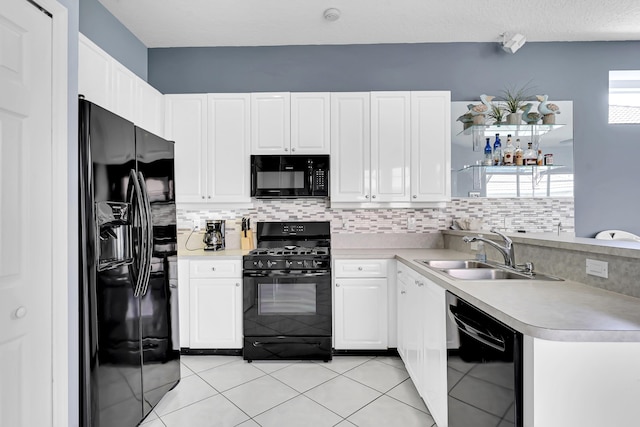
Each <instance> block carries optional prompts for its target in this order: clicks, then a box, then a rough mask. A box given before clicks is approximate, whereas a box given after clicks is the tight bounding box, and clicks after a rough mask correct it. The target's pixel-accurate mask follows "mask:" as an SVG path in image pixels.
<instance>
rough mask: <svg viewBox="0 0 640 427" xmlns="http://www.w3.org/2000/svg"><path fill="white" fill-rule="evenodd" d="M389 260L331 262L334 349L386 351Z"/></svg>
mask: <svg viewBox="0 0 640 427" xmlns="http://www.w3.org/2000/svg"><path fill="white" fill-rule="evenodd" d="M389 262H391V261H390V260H336V261H335V262H334V271H335V280H334V284H335V286H334V301H335V304H334V339H335V343H334V347H335V348H336V350H386V349H387V347H388V341H389V340H388V338H389V334H388V316H387V309H388V296H387V288H388V283H387V270H388V263H389Z"/></svg>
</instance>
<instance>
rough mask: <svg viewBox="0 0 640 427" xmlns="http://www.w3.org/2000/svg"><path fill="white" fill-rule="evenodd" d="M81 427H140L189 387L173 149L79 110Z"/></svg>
mask: <svg viewBox="0 0 640 427" xmlns="http://www.w3.org/2000/svg"><path fill="white" fill-rule="evenodd" d="M78 143H79V149H78V151H79V182H80V188H79V210H80V212H79V221H80V224H79V230H80V233H79V236H80V239H79V240H80V241H79V244H80V251H79V253H80V260H79V261H80V262H79V266H80V271H79V275H80V277H79V279H80V280H79V283H80V292H79V294H80V307H81V312H80V319H81V321H80V329H81V330H80V340H81V342H80V348H81V350H80V351H81V357H80V364H81V368H80V369H81V372H80V379H81V381H80V399H81V402H80V410H81V414H80V420H81V422H80V424H81V425H82V426H84V427H134V426H136V425H138V424H139V423H140V421H142V420H143V419H144V417H146V415H147V414H148V413H149V412H150V411H151V409H152V408H153V407H154V406H155V405H156V404H157V403H158V402H159V401H160V399H161V398H162V396H164V394H165V393H166V392H167V391H169V390H171V389H172V388H173V387H174V386H175V385H176V384H177V383H178V381H179V380H180V347H179V339H178V316H177V309H178V304H177V303H178V301H177V298H178V295H177V280H174V278H176V277H177V276H176V274H175V271H176V269H177V239H176V209H175V192H174V189H175V182H174V162H173V153H174V150H173V142H171V141H166V140H164V139H162V138H160V137H158V136H156V135H154V134H152V133H150V132H147V131H145V130H144V129H141V128H139V127H137V126H134V124H133V123H131V122H129V121H127V120H125V119H124V118H122V117H120V116H117V115H115V114H113V113H111V112H109V111H107V110H105V109H103V108H101V107H99V106H98V105H95V104H92V103H90V102H88V101H86V100H84V99H82V97H81V99H80V101H79V139H78Z"/></svg>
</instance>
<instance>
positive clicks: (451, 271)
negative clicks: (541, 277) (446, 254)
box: [442, 268, 533, 280]
mask: <svg viewBox="0 0 640 427" xmlns="http://www.w3.org/2000/svg"><path fill="white" fill-rule="evenodd" d="M442 272H443V273H445V274H448V275H449V276H451V277H455V278H456V279H462V280H508V279H519V280H528V279H533V276H528V275H525V274H519V273H516V272H513V271H507V270H499V269H497V268H448V269H444V270H442Z"/></svg>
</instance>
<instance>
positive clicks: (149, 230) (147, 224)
mask: <svg viewBox="0 0 640 427" xmlns="http://www.w3.org/2000/svg"><path fill="white" fill-rule="evenodd" d="M138 179H139V182H140V190H141V194H142V200H143V209H144V213H145V220H144V228H143V234H144V239H145V241H146V260H145V270H144V271H145V274H144V282H143V286H142V289H141V292H140V294H141V295H142V296H144V295H146V294H147V290H148V289H149V280H150V278H151V258H152V257H153V216H152V215H151V202H150V201H149V192H148V191H147V185H146V184H145V181H144V175H142V172H138Z"/></svg>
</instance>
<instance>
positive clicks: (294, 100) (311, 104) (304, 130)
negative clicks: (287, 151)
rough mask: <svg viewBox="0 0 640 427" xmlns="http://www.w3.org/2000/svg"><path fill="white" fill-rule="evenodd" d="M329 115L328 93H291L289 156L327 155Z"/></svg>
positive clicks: (328, 146)
mask: <svg viewBox="0 0 640 427" xmlns="http://www.w3.org/2000/svg"><path fill="white" fill-rule="evenodd" d="M329 114H330V96H329V93H324V92H300V93H291V154H329V150H330V141H331V140H330V135H329V132H330V118H329Z"/></svg>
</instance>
